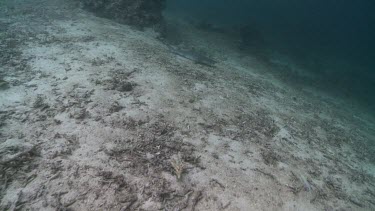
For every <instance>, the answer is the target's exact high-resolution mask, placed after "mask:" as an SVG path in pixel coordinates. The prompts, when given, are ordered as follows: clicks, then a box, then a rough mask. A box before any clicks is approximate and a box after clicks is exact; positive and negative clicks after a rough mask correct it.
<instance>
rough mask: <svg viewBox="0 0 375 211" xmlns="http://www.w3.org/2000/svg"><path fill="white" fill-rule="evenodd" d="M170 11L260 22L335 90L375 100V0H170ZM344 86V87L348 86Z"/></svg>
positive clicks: (271, 38) (275, 43) (227, 22)
mask: <svg viewBox="0 0 375 211" xmlns="http://www.w3.org/2000/svg"><path fill="white" fill-rule="evenodd" d="M167 11H170V12H172V13H174V14H180V15H181V16H184V17H185V18H186V19H191V20H195V21H199V20H202V21H205V22H208V23H211V24H215V25H218V26H224V27H231V26H243V25H256V27H257V29H258V30H260V31H261V33H262V36H264V39H265V40H266V41H267V43H268V44H269V45H268V47H270V48H273V49H275V50H278V51H279V52H282V53H284V54H286V55H288V56H290V57H291V58H293V59H294V60H295V61H296V62H298V63H299V64H301V65H303V66H304V67H305V68H306V69H308V71H311V72H314V73H316V74H319V75H320V82H322V83H323V84H324V87H325V89H330V90H329V91H338V92H340V91H341V92H343V93H344V95H348V96H350V97H354V98H356V99H358V100H359V101H360V102H361V103H364V104H366V105H368V106H373V105H374V102H375V95H374V94H373V93H374V92H375V70H374V67H375V40H374V38H375V12H374V11H375V1H370V0H361V1H352V0H325V1H323V0H305V1H300V0H289V1H275V0H263V1H253V0H237V1H227V0H189V1H185V0H169V1H168V4H167ZM343 90H344V91H343Z"/></svg>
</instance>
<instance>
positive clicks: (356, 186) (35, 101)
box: [0, 0, 375, 210]
mask: <svg viewBox="0 0 375 211" xmlns="http://www.w3.org/2000/svg"><path fill="white" fill-rule="evenodd" d="M0 9H1V10H0V62H1V66H0V74H1V75H0V76H1V77H2V79H3V80H4V81H6V82H7V83H8V84H7V85H6V86H2V87H1V90H0V170H1V171H0V200H1V203H0V210H374V209H375V178H374V175H375V166H374V163H375V156H374V152H375V149H374V145H375V144H374V140H375V126H374V122H375V121H374V119H373V116H371V115H368V113H367V112H366V110H364V109H363V108H361V107H360V106H358V105H356V104H354V103H351V101H348V100H345V99H341V98H338V97H334V96H331V95H328V94H324V93H322V92H318V91H317V90H315V89H314V88H312V87H308V86H303V85H301V84H299V85H296V84H293V83H291V81H290V80H288V78H290V75H289V74H288V73H283V72H282V71H281V72H280V71H275V70H273V69H272V68H274V67H275V65H268V64H267V63H264V62H262V61H260V60H259V59H257V58H256V57H251V56H249V55H247V56H246V55H242V54H241V53H240V52H238V50H237V48H236V47H235V44H232V42H231V41H230V40H227V39H226V37H225V36H223V35H220V34H218V33H215V32H204V31H201V30H199V29H196V28H194V27H192V26H189V25H188V24H187V25H186V26H184V27H182V28H183V30H185V31H184V40H185V44H187V45H190V46H193V47H199V48H201V49H205V50H206V51H207V52H209V53H210V55H212V57H213V58H214V59H215V60H216V61H218V63H217V64H216V66H215V67H208V66H204V65H200V64H195V63H194V62H192V61H190V60H187V59H184V58H182V57H179V56H177V55H175V54H173V53H172V52H171V51H170V50H169V48H168V47H167V46H166V45H164V44H163V43H162V42H161V41H160V40H158V39H157V37H158V36H157V34H156V33H154V32H153V31H152V30H150V29H146V30H144V31H139V30H136V29H133V28H132V27H129V26H125V25H121V24H118V23H115V22H112V21H110V20H106V19H101V18H98V17H95V16H94V15H92V14H90V13H88V12H85V11H83V10H81V9H79V6H78V5H77V4H76V3H75V2H71V1H63V0H50V1H45V0H33V1H31V0H19V1H5V2H4V3H2V4H1V5H0ZM278 63H279V64H280V62H278ZM280 65H281V64H280ZM288 65H289V66H293V65H292V64H288ZM280 69H282V68H280Z"/></svg>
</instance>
